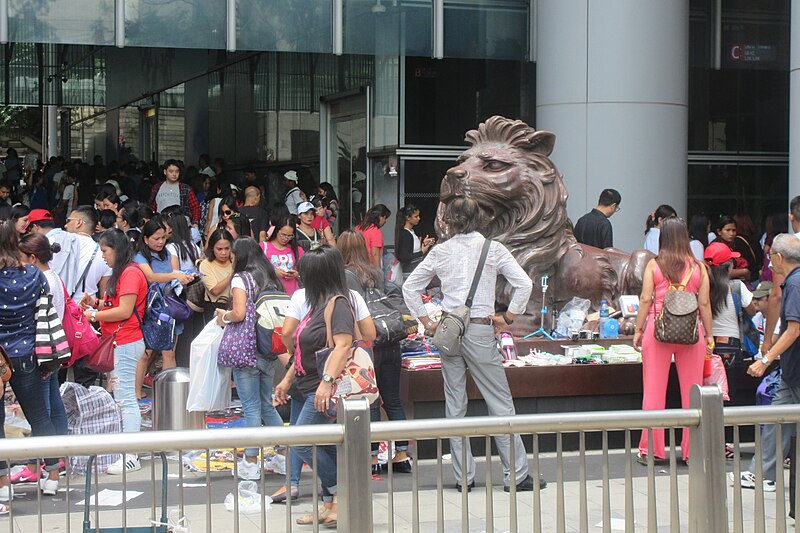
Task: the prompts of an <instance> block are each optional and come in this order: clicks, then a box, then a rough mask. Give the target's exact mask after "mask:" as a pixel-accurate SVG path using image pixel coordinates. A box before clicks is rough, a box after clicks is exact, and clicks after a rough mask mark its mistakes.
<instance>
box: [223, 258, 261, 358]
mask: <svg viewBox="0 0 800 533" xmlns="http://www.w3.org/2000/svg"><path fill="white" fill-rule="evenodd" d="M239 275H240V276H241V277H242V280H243V281H244V286H245V292H246V293H247V307H246V309H245V314H244V320H242V321H241V322H232V323H230V324H226V325H225V332H224V333H223V334H222V341H221V342H220V345H219V352H218V353H217V363H219V364H220V365H221V366H229V367H232V368H242V367H245V366H256V362H257V358H258V344H257V339H256V304H255V302H254V300H255V296H256V295H255V292H256V289H255V281H254V280H253V277H252V276H251V275H250V273H249V272H241V273H240V274H239ZM232 305H233V298H231V303H230V306H232ZM230 306H229V307H228V309H229V310H230Z"/></svg>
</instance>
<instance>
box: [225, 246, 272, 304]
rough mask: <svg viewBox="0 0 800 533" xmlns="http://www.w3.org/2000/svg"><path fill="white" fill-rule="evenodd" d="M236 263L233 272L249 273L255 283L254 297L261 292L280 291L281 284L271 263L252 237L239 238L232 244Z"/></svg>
mask: <svg viewBox="0 0 800 533" xmlns="http://www.w3.org/2000/svg"><path fill="white" fill-rule="evenodd" d="M233 253H234V254H235V255H236V263H235V264H234V265H233V272H234V273H237V272H249V273H250V275H251V276H253V280H255V282H256V295H258V293H259V292H260V291H263V290H267V289H269V290H282V289H283V284H282V283H281V282H280V280H279V279H278V275H277V274H275V268H274V267H273V266H272V263H270V262H269V261H267V258H266V256H265V255H264V252H263V251H262V250H261V247H260V246H259V245H258V243H257V242H256V240H255V239H253V238H252V237H241V238H239V239H236V240H235V241H234V243H233Z"/></svg>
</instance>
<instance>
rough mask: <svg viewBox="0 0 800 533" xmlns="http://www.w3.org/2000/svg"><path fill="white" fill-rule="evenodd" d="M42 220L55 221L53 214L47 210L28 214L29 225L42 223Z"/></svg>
mask: <svg viewBox="0 0 800 533" xmlns="http://www.w3.org/2000/svg"><path fill="white" fill-rule="evenodd" d="M42 220H53V213H51V212H50V211H48V210H47V209H33V210H31V212H30V213H29V214H28V223H29V224H33V223H34V222H41V221H42Z"/></svg>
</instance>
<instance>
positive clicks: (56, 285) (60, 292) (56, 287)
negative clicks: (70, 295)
mask: <svg viewBox="0 0 800 533" xmlns="http://www.w3.org/2000/svg"><path fill="white" fill-rule="evenodd" d="M42 274H44V277H45V279H46V280H47V284H48V285H50V293H51V294H52V295H53V307H55V309H56V314H57V315H58V319H59V320H62V321H63V320H64V285H63V283H62V281H61V278H59V277H58V274H56V273H55V272H53V271H52V270H47V271H45V272H42Z"/></svg>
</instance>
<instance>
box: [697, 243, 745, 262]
mask: <svg viewBox="0 0 800 533" xmlns="http://www.w3.org/2000/svg"><path fill="white" fill-rule="evenodd" d="M737 257H742V254H740V253H739V252H734V251H733V250H731V248H730V246H728V245H727V244H725V243H724V242H712V243H711V244H709V245H708V246H707V247H706V251H705V253H704V254H703V258H704V259H705V260H706V263H708V264H709V265H711V266H720V265H721V264H722V263H726V262H728V261H730V260H731V259H735V258H737Z"/></svg>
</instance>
